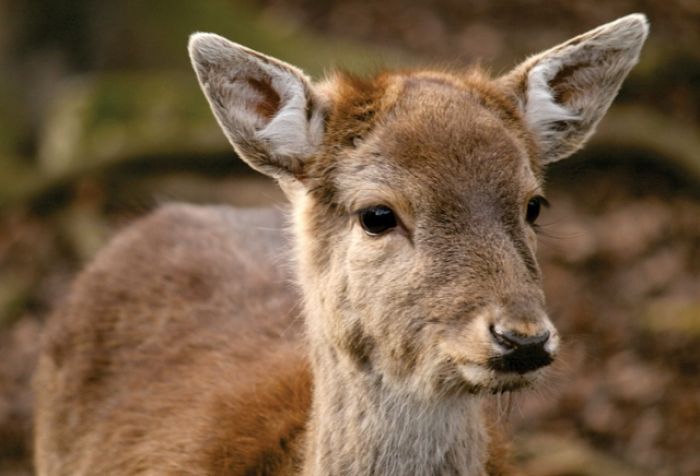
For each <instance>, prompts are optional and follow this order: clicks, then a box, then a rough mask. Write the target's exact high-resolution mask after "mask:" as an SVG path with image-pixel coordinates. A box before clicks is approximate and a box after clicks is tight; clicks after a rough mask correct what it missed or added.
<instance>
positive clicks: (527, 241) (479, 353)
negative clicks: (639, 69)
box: [189, 15, 648, 397]
mask: <svg viewBox="0 0 700 476" xmlns="http://www.w3.org/2000/svg"><path fill="white" fill-rule="evenodd" d="M647 31H648V27H647V22H646V19H645V18H644V16H643V15H630V16H627V17H624V18H622V19H620V20H618V21H615V22H613V23H609V24H607V25H604V26H602V27H600V28H597V29H595V30H592V31H590V32H588V33H586V34H583V35H581V36H578V37H576V38H573V39H572V40H570V41H568V42H566V43H563V44H561V45H559V46H557V47H555V48H553V49H550V50H548V51H545V52H544V53H541V54H539V55H537V56H534V57H532V58H530V59H528V60H527V61H525V62H524V63H523V64H521V65H520V66H518V67H516V68H515V69H514V70H513V71H512V72H511V73H508V74H506V75H504V76H502V77H499V78H495V79H493V78H490V77H488V76H487V75H486V74H485V73H484V72H482V71H479V70H476V69H469V70H465V71H451V72H446V71H431V70H417V71H408V72H385V73H381V74H378V75H376V76H375V77H373V78H370V79H361V78H357V77H354V76H352V75H349V74H344V73H334V74H332V75H331V76H330V77H328V78H327V79H325V80H323V81H321V82H319V83H312V82H311V81H310V80H309V79H308V78H307V77H306V76H305V75H304V74H303V73H302V72H301V71H300V70H298V69H297V68H295V67H293V66H290V65H288V64H285V63H283V62H281V61H278V60H275V59H273V58H270V57H267V56H264V55H262V54H260V53H257V52H254V51H252V50H249V49H247V48H245V47H243V46H240V45H237V44H235V43H232V42H230V41H228V40H226V39H224V38H221V37H219V36H216V35H213V34H208V33H198V34H195V35H193V36H192V38H191V40H190V45H189V50H190V55H191V58H192V62H193V65H194V68H195V71H196V73H197V77H198V79H199V82H200V84H201V86H202V89H203V90H204V93H205V95H206V97H207V99H208V100H209V103H210V105H211V108H212V110H213V112H214V114H215V116H216V118H217V120H218V122H219V124H220V126H221V128H222V129H223V131H224V133H225V134H226V136H227V137H228V139H229V140H230V142H231V143H232V144H233V147H234V148H235V149H236V151H237V152H238V154H239V155H240V157H241V158H243V160H245V161H246V162H247V163H248V164H250V166H251V167H253V168H254V169H256V170H258V171H260V172H262V173H264V174H267V175H269V176H272V177H274V178H276V179H277V180H278V181H279V182H280V184H281V185H282V187H283V188H284V189H285V191H286V192H287V194H288V196H289V198H290V200H291V202H292V206H293V210H294V217H295V219H294V221H295V232H296V238H297V245H296V246H297V259H298V267H299V273H298V274H299V280H300V282H301V286H302V288H303V292H304V299H305V306H306V310H307V322H308V330H309V337H310V341H311V344H312V345H311V348H312V354H313V361H314V365H315V369H316V370H317V371H320V372H326V373H328V372H336V373H340V374H342V373H356V374H366V375H372V376H373V377H375V378H378V379H379V381H381V382H382V384H383V385H389V386H395V387H396V388H402V389H404V390H406V391H409V392H412V393H413V394H416V395H421V396H428V397H430V396H434V395H435V394H447V393H454V392H482V391H491V392H497V391H503V390H508V389H514V388H518V387H522V386H524V385H528V384H530V383H532V382H534V381H535V380H537V379H538V378H539V376H540V374H541V369H542V368H543V367H544V366H546V365H547V364H549V363H550V362H551V361H552V359H553V358H554V357H555V355H556V353H557V348H558V342H559V338H558V334H557V332H556V330H555V328H554V327H553V325H552V323H551V322H550V320H549V318H548V317H547V313H546V311H545V299H544V295H543V292H542V287H541V277H540V269H539V267H538V264H537V261H536V258H535V249H536V220H537V216H538V214H539V210H540V207H541V206H542V205H543V204H546V200H545V199H544V193H545V192H544V191H543V173H544V169H545V166H546V165H547V164H549V163H551V162H554V161H556V160H560V159H563V158H565V157H567V156H569V155H570V154H571V153H573V152H574V151H576V150H577V149H578V148H579V147H581V146H582V145H583V143H584V142H585V141H586V140H587V139H588V137H589V136H590V135H591V134H592V133H593V131H594V129H595V127H596V125H597V124H598V122H599V121H600V119H601V118H602V116H603V114H604V113H605V111H606V110H607V109H608V107H609V105H610V103H611V101H612V100H613V98H614V96H615V95H616V93H617V91H618V89H619V88H620V85H621V83H622V81H623V79H624V77H625V76H626V75H627V73H628V72H629V70H630V68H632V66H633V65H634V64H635V63H636V62H637V59H638V56H639V52H640V49H641V46H642V44H643V42H644V40H645V38H646V35H647Z"/></svg>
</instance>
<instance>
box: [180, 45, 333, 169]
mask: <svg viewBox="0 0 700 476" xmlns="http://www.w3.org/2000/svg"><path fill="white" fill-rule="evenodd" d="M188 50H189V54H190V59H191V60H192V66H193V67H194V70H195V72H196V73H197V79H198V80H199V84H200V86H201V87H202V90H203V91H204V95H205V96H206V98H207V100H208V101H209V105H210V106H211V109H212V111H213V112H214V116H215V117H216V119H217V121H218V122H219V125H220V126H221V128H222V129H223V131H224V133H225V134H226V137H227V138H228V140H229V141H230V142H231V144H232V145H233V147H234V148H235V149H236V152H237V153H238V154H239V155H240V156H241V158H242V159H243V160H245V161H246V162H247V163H248V164H249V165H250V166H251V167H253V168H254V169H256V170H258V171H259V172H262V173H264V174H266V175H270V176H272V177H275V178H277V179H283V178H286V177H294V176H298V175H299V174H300V173H301V171H302V168H303V163H304V161H305V160H307V159H308V158H309V157H311V156H313V155H314V154H315V153H316V151H317V149H318V147H319V145H320V143H321V140H322V138H323V121H324V119H323V118H324V109H323V107H322V106H321V104H320V100H319V99H318V98H317V97H316V96H315V94H314V92H313V89H312V87H311V82H310V81H309V79H308V78H307V77H306V76H305V75H304V73H302V72H301V71H300V70H299V69H297V68H295V67H294V66H292V65H289V64H287V63H284V62H282V61H279V60H276V59H274V58H270V57H268V56H265V55H263V54H261V53H258V52H256V51H253V50H251V49H249V48H246V47H244V46H241V45H239V44H237V43H233V42H231V41H229V40H227V39H225V38H223V37H221V36H218V35H215V34H212V33H194V34H193V35H192V36H191V37H190V41H189V45H188Z"/></svg>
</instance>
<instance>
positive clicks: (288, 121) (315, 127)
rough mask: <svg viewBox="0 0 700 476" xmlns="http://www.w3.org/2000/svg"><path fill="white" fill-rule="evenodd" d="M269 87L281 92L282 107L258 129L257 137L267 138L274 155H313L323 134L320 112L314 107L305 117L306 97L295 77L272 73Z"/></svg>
mask: <svg viewBox="0 0 700 476" xmlns="http://www.w3.org/2000/svg"><path fill="white" fill-rule="evenodd" d="M272 87H273V88H274V89H275V90H276V91H277V92H278V94H279V95H280V98H281V103H280V104H281V108H280V109H279V111H278V112H277V113H276V114H275V115H274V116H273V117H272V120H270V122H269V123H267V125H265V126H264V127H262V128H260V129H259V130H258V131H257V137H258V138H259V139H260V140H263V141H266V142H267V143H268V144H269V146H270V148H271V152H272V153H273V154H275V155H279V156H294V157H308V156H310V155H312V154H313V153H314V152H315V151H316V150H317V149H318V147H319V145H320V144H321V139H322V138H323V116H322V114H321V113H320V112H319V111H318V110H315V111H311V117H308V110H307V105H308V99H307V97H306V93H305V90H304V86H303V84H302V83H301V82H300V81H298V79H297V78H294V77H293V76H291V77H290V76H286V77H285V76H279V75H278V76H273V77H272Z"/></svg>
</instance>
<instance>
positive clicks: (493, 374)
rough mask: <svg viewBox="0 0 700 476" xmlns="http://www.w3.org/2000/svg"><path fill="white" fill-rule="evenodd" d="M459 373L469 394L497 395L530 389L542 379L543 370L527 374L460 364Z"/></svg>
mask: <svg viewBox="0 0 700 476" xmlns="http://www.w3.org/2000/svg"><path fill="white" fill-rule="evenodd" d="M459 372H460V374H461V377H462V378H463V379H464V381H465V383H466V386H467V387H468V389H469V391H470V393H474V394H479V393H490V394H499V393H506V392H513V391H517V390H521V389H523V388H528V387H532V386H533V385H535V384H536V383H537V382H538V381H540V380H541V379H542V375H543V373H544V369H538V370H533V371H528V372H516V371H504V370H499V369H496V368H494V367H493V366H492V365H490V364H489V365H481V364H477V363H469V364H462V365H460V366H459Z"/></svg>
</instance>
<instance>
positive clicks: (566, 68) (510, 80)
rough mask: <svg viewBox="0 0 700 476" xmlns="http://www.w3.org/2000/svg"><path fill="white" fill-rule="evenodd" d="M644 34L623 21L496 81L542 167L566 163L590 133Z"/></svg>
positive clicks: (636, 19)
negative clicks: (509, 96) (511, 100)
mask: <svg viewBox="0 0 700 476" xmlns="http://www.w3.org/2000/svg"><path fill="white" fill-rule="evenodd" d="M648 32H649V26H648V23H647V19H646V17H645V16H644V15H642V14H634V15H628V16H626V17H623V18H620V19H619V20H617V21H614V22H612V23H608V24H606V25H603V26H601V27H599V28H596V29H595V30H591V31H589V32H588V33H584V34H583V35H580V36H577V37H576V38H573V39H571V40H569V41H567V42H566V43H563V44H561V45H559V46H556V47H554V48H552V49H551V50H548V51H545V52H544V53H541V54H539V55H536V56H534V57H532V58H530V59H528V60H527V61H525V62H524V63H522V64H521V65H520V66H518V67H517V68H515V69H514V70H513V71H512V72H511V73H509V74H507V75H505V76H503V77H501V78H500V79H499V81H500V82H501V83H502V84H503V85H505V87H506V88H508V89H509V90H510V92H512V93H514V94H515V95H516V96H517V98H518V102H519V104H520V107H521V109H522V113H523V116H524V118H525V121H526V123H527V125H528V127H529V128H530V130H531V131H532V132H533V134H534V135H535V139H536V141H537V142H538V144H539V146H540V150H541V154H542V155H541V159H542V161H543V163H550V162H554V161H557V160H560V159H563V158H566V157H568V156H569V155H571V154H572V153H574V152H575V151H576V150H578V149H579V148H580V147H581V146H583V144H584V143H585V142H586V140H588V138H589V137H590V136H591V134H593V132H594V131H595V128H596V125H597V124H598V122H599V121H600V119H601V118H602V117H603V115H604V114H605V112H606V111H607V110H608V108H609V107H610V103H611V102H612V100H613V99H614V98H615V96H616V95H617V92H618V90H619V89H620V85H621V84H622V81H623V80H624V79H625V77H626V76H627V73H628V72H629V71H630V69H631V68H632V66H634V65H635V64H636V63H637V61H638V59H639V52H640V50H641V48H642V45H643V44H644V40H645V39H646V37H647V34H648Z"/></svg>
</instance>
